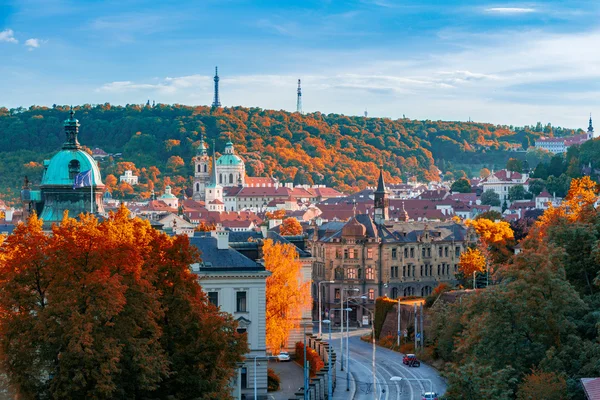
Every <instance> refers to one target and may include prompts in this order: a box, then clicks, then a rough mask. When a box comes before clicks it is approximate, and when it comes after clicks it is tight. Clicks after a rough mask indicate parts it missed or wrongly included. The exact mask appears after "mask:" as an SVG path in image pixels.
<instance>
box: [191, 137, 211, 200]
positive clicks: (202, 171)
mask: <svg viewBox="0 0 600 400" xmlns="http://www.w3.org/2000/svg"><path fill="white" fill-rule="evenodd" d="M192 162H193V163H194V186H193V188H192V189H193V195H192V198H193V199H194V200H204V199H205V190H206V186H207V185H208V183H209V181H210V175H209V172H208V164H209V163H210V157H209V156H208V149H207V146H206V143H205V142H204V136H201V137H200V145H199V146H198V153H197V154H196V156H195V157H194V158H193V160H192Z"/></svg>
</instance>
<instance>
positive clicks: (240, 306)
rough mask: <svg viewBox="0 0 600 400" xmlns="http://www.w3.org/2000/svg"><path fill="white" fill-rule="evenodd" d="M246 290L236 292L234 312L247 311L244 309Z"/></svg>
mask: <svg viewBox="0 0 600 400" xmlns="http://www.w3.org/2000/svg"><path fill="white" fill-rule="evenodd" d="M246 310H247V308H246V292H237V293H236V312H247V311H246Z"/></svg>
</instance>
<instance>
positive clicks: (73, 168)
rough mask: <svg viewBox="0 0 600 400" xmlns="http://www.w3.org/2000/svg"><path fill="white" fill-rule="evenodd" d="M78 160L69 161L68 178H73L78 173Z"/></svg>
mask: <svg viewBox="0 0 600 400" xmlns="http://www.w3.org/2000/svg"><path fill="white" fill-rule="evenodd" d="M79 168H80V165H79V161H77V160H71V162H70V163H69V179H75V175H77V174H78V173H79Z"/></svg>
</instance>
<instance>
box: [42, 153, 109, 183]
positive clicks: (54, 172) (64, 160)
mask: <svg viewBox="0 0 600 400" xmlns="http://www.w3.org/2000/svg"><path fill="white" fill-rule="evenodd" d="M44 164H46V165H45V170H44V176H43V177H42V184H41V186H51V185H56V186H73V183H74V181H75V175H77V174H78V173H80V172H85V171H88V170H92V177H93V182H92V183H93V185H94V186H98V185H104V184H103V183H102V175H100V169H99V168H98V164H96V160H94V159H93V158H92V156H91V155H89V154H88V153H86V152H85V151H83V150H80V149H63V150H61V151H59V152H58V153H56V154H55V155H54V157H52V158H51V159H50V161H45V162H44Z"/></svg>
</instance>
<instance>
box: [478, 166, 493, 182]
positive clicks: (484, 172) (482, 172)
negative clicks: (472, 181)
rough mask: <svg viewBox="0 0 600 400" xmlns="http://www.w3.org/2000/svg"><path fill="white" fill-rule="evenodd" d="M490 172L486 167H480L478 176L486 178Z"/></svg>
mask: <svg viewBox="0 0 600 400" xmlns="http://www.w3.org/2000/svg"><path fill="white" fill-rule="evenodd" d="M491 174H492V173H491V172H490V170H489V169H487V168H481V170H480V171H479V177H480V178H482V179H485V178H487V177H488V176H490V175H491Z"/></svg>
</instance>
